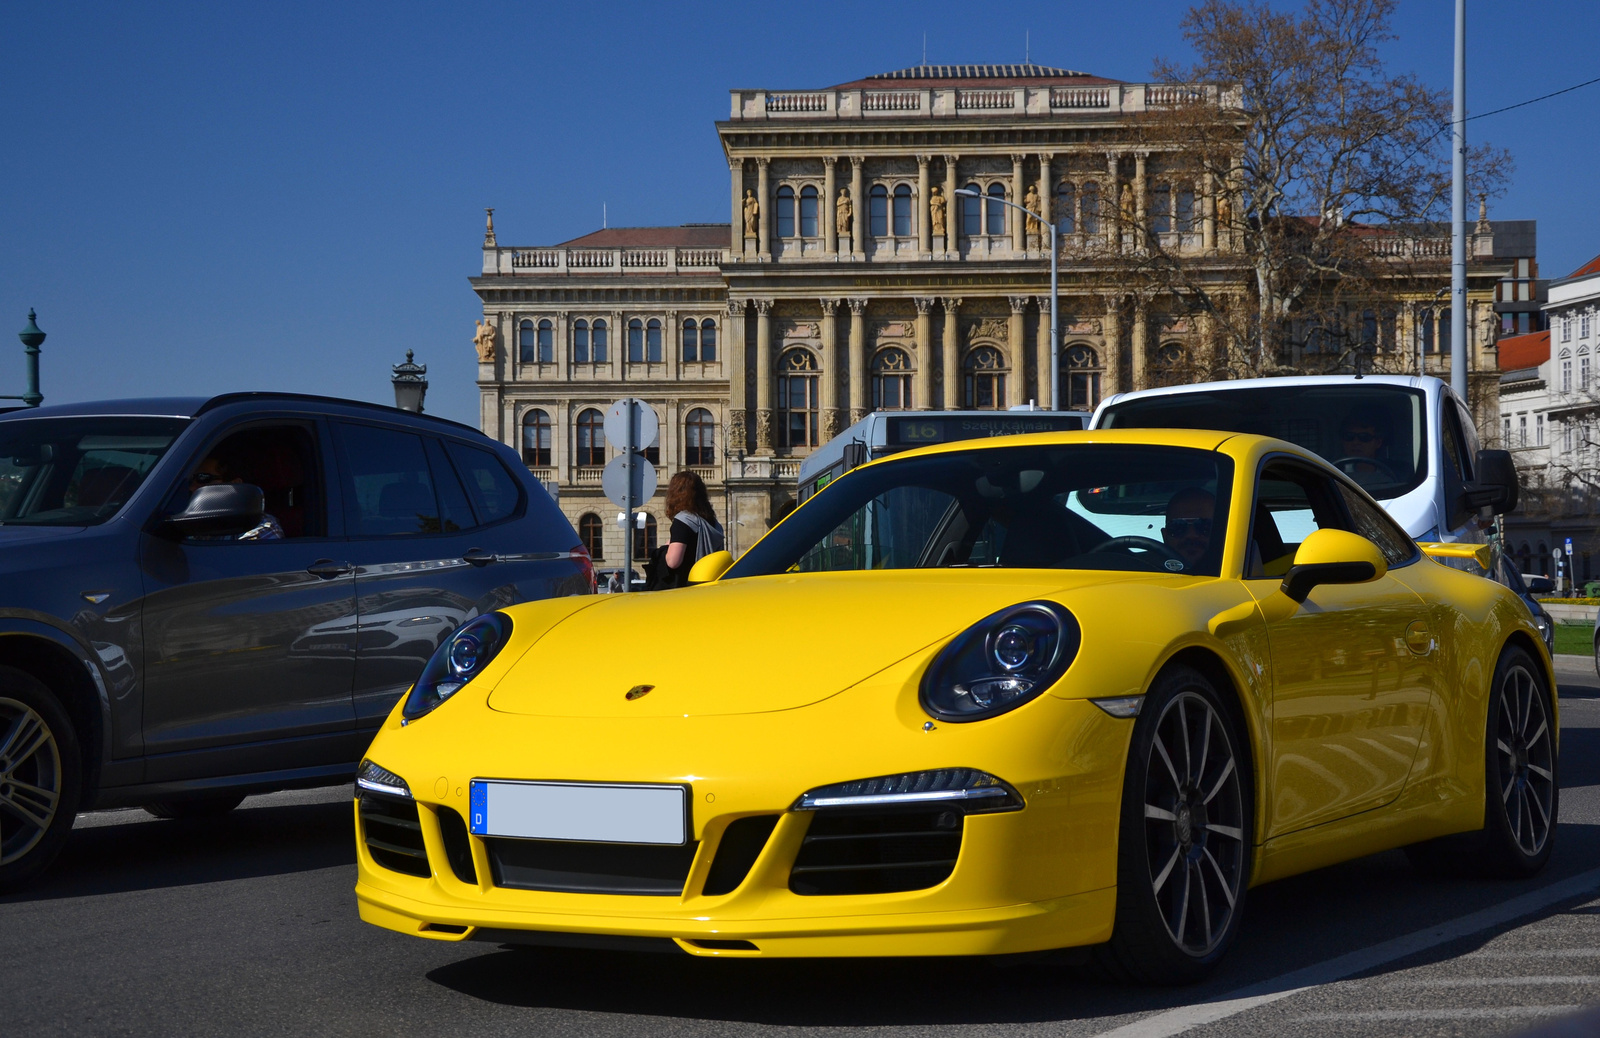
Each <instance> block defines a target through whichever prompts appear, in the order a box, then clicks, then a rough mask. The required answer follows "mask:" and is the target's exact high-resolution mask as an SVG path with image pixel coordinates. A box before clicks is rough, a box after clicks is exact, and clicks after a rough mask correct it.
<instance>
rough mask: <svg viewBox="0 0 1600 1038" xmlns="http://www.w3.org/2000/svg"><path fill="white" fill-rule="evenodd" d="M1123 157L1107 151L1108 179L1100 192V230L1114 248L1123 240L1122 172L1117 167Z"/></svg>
mask: <svg viewBox="0 0 1600 1038" xmlns="http://www.w3.org/2000/svg"><path fill="white" fill-rule="evenodd" d="M1121 158H1122V156H1121V155H1119V154H1118V153H1117V152H1114V151H1108V152H1106V175H1107V180H1106V184H1105V188H1104V190H1102V191H1101V192H1100V230H1101V232H1102V233H1103V234H1104V235H1105V236H1106V243H1107V244H1109V245H1111V246H1112V247H1113V248H1116V247H1118V246H1119V244H1120V243H1121V241H1122V182H1121V176H1122V173H1121V170H1119V169H1118V168H1117V166H1118V162H1119V160H1120V159H1121Z"/></svg>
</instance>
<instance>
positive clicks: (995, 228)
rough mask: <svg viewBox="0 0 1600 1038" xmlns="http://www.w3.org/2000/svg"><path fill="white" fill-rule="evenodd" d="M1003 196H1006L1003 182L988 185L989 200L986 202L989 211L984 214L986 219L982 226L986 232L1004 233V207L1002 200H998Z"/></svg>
mask: <svg viewBox="0 0 1600 1038" xmlns="http://www.w3.org/2000/svg"><path fill="white" fill-rule="evenodd" d="M1004 197H1006V186H1005V185H1004V184H990V185H989V201H988V203H987V205H988V210H989V211H988V212H987V213H985V214H984V216H985V217H986V219H985V222H984V228H983V229H984V232H985V233H987V234H1004V233H1006V207H1005V204H1004V203H1003V202H1000V201H999V199H1002V198H1004Z"/></svg>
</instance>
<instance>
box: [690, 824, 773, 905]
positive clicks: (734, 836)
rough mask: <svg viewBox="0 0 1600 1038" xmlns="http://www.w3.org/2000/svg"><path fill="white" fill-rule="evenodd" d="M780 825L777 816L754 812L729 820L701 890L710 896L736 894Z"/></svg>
mask: <svg viewBox="0 0 1600 1038" xmlns="http://www.w3.org/2000/svg"><path fill="white" fill-rule="evenodd" d="M777 824H778V816H777V815H755V816H753V817H750V818H738V819H735V820H734V821H733V822H732V823H730V824H729V826H728V828H727V829H725V830H723V833H722V839H721V840H719V841H717V856H716V857H715V858H713V859H712V860H711V872H710V874H709V875H707V876H706V885H705V888H704V890H702V891H701V892H702V893H704V894H705V895H706V896H708V897H716V896H717V895H719V894H731V893H733V891H734V890H736V889H737V888H738V886H739V884H740V883H743V882H744V878H745V877H746V876H748V875H749V874H750V867H751V866H752V865H754V864H755V863H756V858H757V857H758V856H759V855H760V854H761V848H763V847H765V846H766V845H767V837H769V836H771V835H772V829H773V827H774V826H776V825H777Z"/></svg>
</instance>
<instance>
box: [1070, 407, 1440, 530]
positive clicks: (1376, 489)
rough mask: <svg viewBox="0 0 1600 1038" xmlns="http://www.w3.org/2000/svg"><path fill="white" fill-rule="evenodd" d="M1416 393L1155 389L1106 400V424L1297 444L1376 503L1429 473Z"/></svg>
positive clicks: (1103, 425) (1106, 426)
mask: <svg viewBox="0 0 1600 1038" xmlns="http://www.w3.org/2000/svg"><path fill="white" fill-rule="evenodd" d="M1426 414H1427V408H1426V406H1425V403H1424V400H1423V395H1422V391H1421V390H1417V389H1408V388H1405V387H1403V386H1394V385H1384V384H1382V383H1373V384H1370V385H1364V386H1363V385H1336V386H1294V385H1285V386H1270V387H1268V386H1252V387H1249V388H1239V389H1229V388H1225V387H1219V388H1217V389H1215V390H1201V391H1196V392H1192V393H1188V392H1185V393H1159V394H1155V395H1152V396H1147V397H1136V398H1134V399H1132V400H1126V401H1120V402H1117V403H1113V404H1111V405H1109V406H1108V407H1107V408H1106V410H1105V414H1104V416H1103V417H1102V418H1101V420H1100V427H1101V428H1104V429H1221V430H1223V431H1224V432H1240V433H1258V434H1260V435H1262V436H1275V437H1277V438H1278V439H1280V440H1288V441H1289V442H1290V443H1295V444H1299V445H1300V446H1302V447H1304V448H1306V449H1307V450H1309V451H1313V452H1314V453H1316V454H1319V455H1321V456H1322V457H1324V458H1326V459H1328V460H1329V461H1331V462H1333V464H1334V465H1336V466H1337V467H1338V468H1339V469H1341V470H1342V471H1343V472H1345V474H1347V475H1348V476H1350V477H1351V478H1352V479H1354V480H1355V481H1356V482H1357V483H1360V484H1361V486H1362V489H1364V490H1366V492H1367V493H1369V494H1371V495H1372V496H1373V497H1375V498H1377V499H1378V500H1380V501H1385V500H1389V499H1392V498H1396V497H1399V496H1400V495H1401V494H1404V493H1406V492H1408V491H1410V490H1413V489H1415V488H1416V487H1418V486H1420V485H1421V484H1422V481H1423V479H1424V478H1425V477H1426V476H1427V474H1428V453H1427V432H1426V429H1427V423H1426V422H1425V421H1424V417H1425V415H1426Z"/></svg>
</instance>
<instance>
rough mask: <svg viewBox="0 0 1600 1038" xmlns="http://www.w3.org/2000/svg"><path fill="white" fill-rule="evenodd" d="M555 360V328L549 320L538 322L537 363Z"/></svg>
mask: <svg viewBox="0 0 1600 1038" xmlns="http://www.w3.org/2000/svg"><path fill="white" fill-rule="evenodd" d="M555 362H556V328H555V325H553V324H551V323H550V322H549V321H540V322H539V363H540V364H554V363H555Z"/></svg>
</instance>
